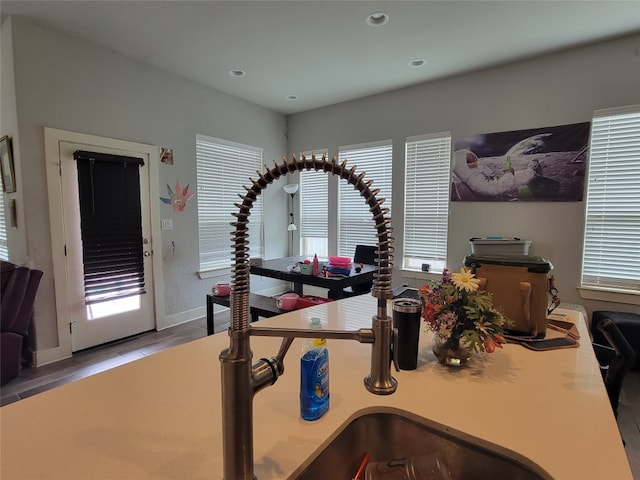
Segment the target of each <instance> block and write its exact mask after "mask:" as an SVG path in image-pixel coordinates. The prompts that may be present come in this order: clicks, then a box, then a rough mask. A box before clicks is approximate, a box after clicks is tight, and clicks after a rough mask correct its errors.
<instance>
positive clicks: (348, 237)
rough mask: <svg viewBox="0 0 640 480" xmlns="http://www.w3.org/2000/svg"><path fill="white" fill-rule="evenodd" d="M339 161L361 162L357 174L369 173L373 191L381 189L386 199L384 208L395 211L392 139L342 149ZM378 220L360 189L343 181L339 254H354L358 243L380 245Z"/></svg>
mask: <svg viewBox="0 0 640 480" xmlns="http://www.w3.org/2000/svg"><path fill="white" fill-rule="evenodd" d="M338 156H339V161H340V163H342V162H343V161H344V160H347V162H348V164H347V166H348V167H349V168H351V167H353V166H354V165H357V167H358V169H357V170H356V174H360V173H362V172H365V173H366V177H365V179H367V180H373V182H374V183H373V185H372V186H371V189H372V190H375V189H377V188H379V189H380V193H378V195H377V197H378V199H380V198H384V199H385V203H384V204H383V205H382V208H388V209H389V210H391V165H392V160H393V152H392V143H391V140H385V141H381V142H373V143H365V144H360V145H351V146H344V147H339V148H338ZM377 241H378V239H377V237H376V230H375V223H374V221H373V217H372V215H371V212H370V211H369V206H368V205H367V204H366V203H365V199H364V198H363V197H362V196H361V195H360V192H358V191H357V190H355V189H354V188H353V186H352V185H351V184H349V183H347V182H346V181H345V180H342V179H341V180H340V186H339V199H338V255H341V256H345V257H351V258H353V254H354V252H355V250H356V245H376V243H377Z"/></svg>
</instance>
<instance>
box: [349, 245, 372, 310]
mask: <svg viewBox="0 0 640 480" xmlns="http://www.w3.org/2000/svg"><path fill="white" fill-rule="evenodd" d="M377 250H378V247H377V246H375V245H356V251H355V252H354V254H353V263H354V264H355V265H356V266H357V265H358V264H360V263H364V264H365V265H375V264H376V258H377V255H376V251H377ZM372 287H373V282H370V283H364V284H362V285H353V286H352V287H347V288H345V289H344V290H343V293H342V295H343V298H346V297H354V296H356V295H362V294H364V293H369V292H370V291H371V288H372Z"/></svg>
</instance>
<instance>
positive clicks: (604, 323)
mask: <svg viewBox="0 0 640 480" xmlns="http://www.w3.org/2000/svg"><path fill="white" fill-rule="evenodd" d="M597 328H598V330H599V331H600V332H602V334H603V335H604V338H605V339H606V340H607V343H609V345H610V346H606V345H600V344H597V343H594V344H593V349H594V352H595V354H596V358H597V359H598V363H599V364H600V371H601V373H602V377H603V379H604V385H605V387H606V389H607V394H608V395H609V401H610V402H611V408H612V409H613V413H614V415H615V416H616V418H617V417H618V404H619V403H620V392H621V391H622V384H623V382H624V377H625V375H626V373H627V372H628V371H629V369H630V368H631V367H632V366H633V364H634V363H635V361H636V354H635V352H634V351H633V348H631V345H630V344H629V342H628V341H627V339H626V338H624V336H623V335H622V333H621V332H620V330H619V329H618V327H617V326H616V324H615V323H613V321H612V320H611V319H610V318H605V319H604V320H601V321H600V322H599V323H598V325H597Z"/></svg>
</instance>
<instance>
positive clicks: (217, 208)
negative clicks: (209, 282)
mask: <svg viewBox="0 0 640 480" xmlns="http://www.w3.org/2000/svg"><path fill="white" fill-rule="evenodd" d="M262 168H263V167H262V149H261V148H257V147H252V146H250V145H242V144H239V143H233V142H229V141H226V140H220V139H218V138H212V137H207V136H204V135H196V174H197V178H198V231H199V241H200V270H201V271H205V270H215V269H221V268H228V267H230V266H231V263H232V246H231V243H232V241H233V239H232V238H231V236H230V233H231V232H232V231H233V227H232V226H231V225H230V224H231V223H232V222H233V221H234V218H235V217H233V216H232V213H233V212H235V211H237V207H236V206H235V205H234V204H235V203H239V202H241V200H240V199H239V198H238V194H244V193H245V190H244V188H243V185H246V186H250V185H251V182H250V180H249V177H254V178H255V177H256V175H255V171H256V170H259V171H262ZM262 197H263V196H262V195H260V196H259V197H258V199H257V200H256V202H255V203H254V204H253V208H252V209H251V215H250V216H249V248H250V252H249V253H250V255H251V256H252V257H261V256H262Z"/></svg>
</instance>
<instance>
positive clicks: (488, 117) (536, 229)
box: [289, 35, 640, 312]
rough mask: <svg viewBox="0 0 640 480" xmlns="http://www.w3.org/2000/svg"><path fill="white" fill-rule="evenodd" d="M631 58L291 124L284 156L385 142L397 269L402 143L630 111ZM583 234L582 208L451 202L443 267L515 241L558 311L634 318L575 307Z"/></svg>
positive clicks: (638, 71) (615, 51)
mask: <svg viewBox="0 0 640 480" xmlns="http://www.w3.org/2000/svg"><path fill="white" fill-rule="evenodd" d="M639 52H640V36H637V35H636V36H630V37H626V38H621V39H618V40H614V41H609V42H604V43H600V44H596V45H592V46H586V47H583V48H579V49H575V50H571V51H566V52H561V53H557V54H554V55H548V56H544V57H541V58H536V59H532V60H528V61H523V62H519V63H514V64H511V65H508V66H504V67H500V68H493V69H489V70H485V71H481V72H476V73H470V74H467V75H461V76H457V77H452V78H447V79H444V80H440V81H435V82H431V83H425V84H422V85H419V86H415V87H411V88H406V89H402V90H397V91H393V92H389V93H386V94H382V95H375V96H371V97H368V98H363V99H360V100H356V101H351V102H345V103H341V104H337V105H333V106H330V107H326V108H321V109H317V110H313V111H308V112H304V113H300V114H296V115H292V116H291V117H290V118H289V149H290V151H294V152H298V151H304V150H308V149H309V148H320V147H327V148H329V152H330V155H334V154H337V151H338V146H340V145H349V144H354V143H360V142H367V141H375V140H383V139H388V138H391V139H393V145H394V148H393V150H394V168H393V176H394V179H393V188H394V196H393V206H394V212H393V214H392V217H393V223H394V228H395V238H396V266H398V265H400V264H401V260H402V245H401V244H402V204H403V176H404V141H405V137H407V136H411V135H419V134H425V133H434V132H442V131H451V132H452V135H453V141H454V142H455V140H456V139H460V138H464V137H466V136H469V135H473V134H477V133H491V132H502V131H511V130H521V129H528V128H536V127H545V126H554V125H564V124H571V123H579V122H588V121H590V120H591V117H592V112H593V110H594V109H599V108H606V107H616V106H621V105H629V104H637V103H640V56H639V55H640V53H639ZM425 68H429V66H428V62H427V66H426V67H425ZM583 228H584V202H557V203H552V202H540V203H524V202H515V203H490V202H478V203H470V202H452V203H450V218H449V245H448V267H449V268H451V269H458V268H460V266H461V265H462V264H463V259H464V257H465V256H466V255H468V254H470V253H471V250H470V246H469V239H470V238H471V237H482V236H486V235H508V236H518V237H521V238H524V239H529V240H532V241H533V247H532V249H531V251H530V254H532V255H540V256H543V257H545V258H547V259H549V260H550V261H551V262H552V263H553V265H554V267H555V268H554V271H553V273H554V275H555V277H556V280H557V287H558V289H559V290H560V297H561V298H562V300H563V301H564V302H566V303H580V304H582V305H584V306H585V307H586V308H587V310H589V311H591V310H593V309H611V310H620V311H636V312H638V311H640V307H637V306H631V305H626V304H615V303H608V302H591V301H586V300H583V299H581V298H580V296H579V294H578V291H577V289H576V287H577V286H578V283H579V280H580V264H581V255H582V235H583ZM399 273H400V272H398V271H396V272H395V273H394V284H398V285H399V284H402V283H403V282H406V283H408V284H410V285H414V286H419V285H421V284H422V283H423V280H422V279H419V280H412V279H410V278H408V277H406V278H402V277H401V276H400V275H399Z"/></svg>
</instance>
